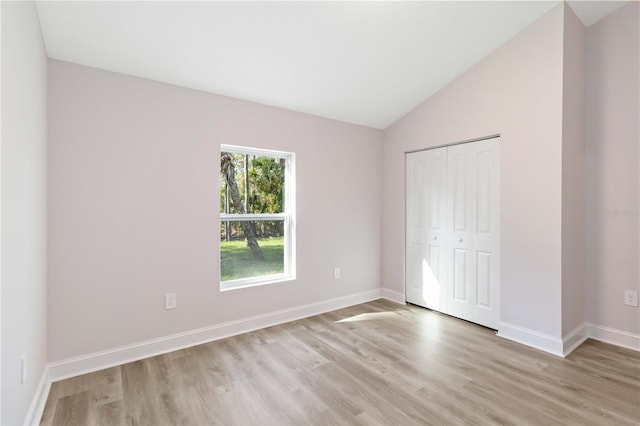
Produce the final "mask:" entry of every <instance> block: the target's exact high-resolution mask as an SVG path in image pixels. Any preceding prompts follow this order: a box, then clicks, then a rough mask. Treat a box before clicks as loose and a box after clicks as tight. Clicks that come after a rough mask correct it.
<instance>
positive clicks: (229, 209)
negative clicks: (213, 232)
mask: <svg viewBox="0 0 640 426" xmlns="http://www.w3.org/2000/svg"><path fill="white" fill-rule="evenodd" d="M293 167H294V154H292V153H286V152H278V151H268V150H260V149H253V148H244V147H237V146H230V145H223V146H222V147H221V154H220V288H221V289H222V290H228V289H232V288H239V287H246V286H252V285H259V284H266V283H272V282H279V281H284V280H291V279H294V278H295V261H294V252H295V251H294V248H293V246H294V232H293V229H294V215H293V206H294V202H293V194H294V190H293V184H294V170H293ZM256 246H257V247H256Z"/></svg>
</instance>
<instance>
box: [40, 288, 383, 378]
mask: <svg viewBox="0 0 640 426" xmlns="http://www.w3.org/2000/svg"><path fill="white" fill-rule="evenodd" d="M380 297H381V290H380V289H375V290H370V291H365V292H362V293H356V294H352V295H349V296H343V297H338V298H335V299H330V300H325V301H322V302H317V303H310V304H307V305H302V306H297V307H295V308H290V309H283V310H280V311H275V312H270V313H268V314H263V315H257V316H254V317H249V318H244V319H241V320H237V321H229V322H225V323H221V324H216V325H212V326H208V327H203V328H199V329H195V330H190V331H186V332H183V333H177V334H173V335H170V336H165V337H160V338H157V339H152V340H147V341H144V342H140V343H135V344H132V345H126V346H120V347H117V348H113V349H108V350H105V351H100V352H95V353H91V354H87V355H82V356H78V357H74V358H69V359H65V360H62V361H57V362H52V363H50V364H49V377H50V379H51V380H52V381H57V380H62V379H65V378H68V377H73V376H78V375H81V374H85V373H90V372H93V371H98V370H102V369H104V368H109V367H113V366H116V365H121V364H125V363H127V362H132V361H137V360H139V359H144V358H149V357H151V356H155V355H160V354H163V353H167V352H172V351H176V350H179V349H184V348H188V347H191V346H195V345H200V344H203V343H208V342H211V341H214V340H219V339H223V338H225V337H230V336H234V335H237V334H242V333H247V332H250V331H254V330H258V329H260V328H265V327H270V326H273V325H277V324H282V323H285V322H289V321H294V320H298V319H301V318H306V317H309V316H313V315H318V314H322V313H325V312H329V311H333V310H336V309H340V308H345V307H347V306H353V305H357V304H359V303H364V302H369V301H371V300H376V299H379V298H380Z"/></svg>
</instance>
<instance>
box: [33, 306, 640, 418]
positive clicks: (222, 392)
mask: <svg viewBox="0 0 640 426" xmlns="http://www.w3.org/2000/svg"><path fill="white" fill-rule="evenodd" d="M41 424H42V425H45V426H50V425H55V426H58V425H62V426H68V425H83V424H85V425H123V424H127V425H174V424H175V425H178V424H179V425H276V424H277V425H303V424H310V425H345V424H353V425H374V424H380V425H388V424H403V425H405V424H406V425H413V424H446V425H452V424H455V425H458V424H465V425H466V424H468V425H493V424H504V425H532V426H533V425H542V424H552V425H563V424H566V425H576V424H580V425H603V426H608V425H636V426H638V425H640V354H639V353H638V352H635V351H631V350H627V349H624V348H619V347H615V346H611V345H608V344H605V343H602V342H596V341H592V340H588V341H587V342H585V343H584V344H583V345H582V346H581V347H579V348H578V349H576V350H575V351H574V352H573V353H572V354H571V355H570V356H569V357H567V358H566V359H562V358H558V357H554V356H551V355H549V354H546V353H544V352H541V351H538V350H535V349H531V348H528V347H526V346H523V345H519V344H517V343H514V342H511V341H508V340H505V339H502V338H499V337H497V336H496V335H495V332H494V331H492V330H489V329H486V328H483V327H479V326H476V325H474V324H470V323H468V322H465V321H462V320H458V319H455V318H452V317H448V316H446V315H442V314H439V313H437V312H433V311H429V310H427V309H422V308H418V307H415V306H412V305H406V306H405V305H398V304H395V303H392V302H389V301H385V300H377V301H373V302H369V303H364V304H361V305H356V306H351V307H348V308H345V309H340V310H336V311H333V312H329V313H326V314H322V315H318V316H315V317H310V318H305V319H302V320H297V321H292V322H290V323H286V324H281V325H278V326H274V327H269V328H265V329H262V330H256V331H253V332H251V333H246V334H243V335H239V336H235V337H230V338H226V339H222V340H219V341H216V342H211V343H207V344H203V345H199V346H195V347H191V348H187V349H184V350H180V351H175V352H171V353H168V354H164V355H158V356H155V357H152V358H148V359H145V360H140V361H135V362H132V363H128V364H124V365H121V366H117V367H112V368H108V369H105V370H102V371H98V372H95V373H90V374H86V375H82V376H78V377H74V378H70V379H66V380H62V381H60V382H56V383H53V385H52V386H51V390H50V393H49V398H48V400H47V404H46V406H45V409H44V413H43V416H42V420H41Z"/></svg>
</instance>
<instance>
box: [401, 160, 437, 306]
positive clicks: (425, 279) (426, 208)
mask: <svg viewBox="0 0 640 426" xmlns="http://www.w3.org/2000/svg"><path fill="white" fill-rule="evenodd" d="M446 170H447V157H446V150H445V149H442V150H438V149H436V150H430V151H422V152H417V153H412V154H408V155H407V236H406V238H407V267H406V270H407V273H406V275H407V277H406V284H405V285H406V292H407V301H408V302H411V303H415V304H417V305H420V306H425V307H427V308H430V309H436V310H440V311H443V310H445V309H446V287H445V285H446V284H445V282H446V280H447V277H446V272H447V265H446V253H445V249H446V248H445V244H446V238H445V236H446V223H447V216H446V215H447V186H446V179H447V175H446ZM412 197H414V198H415V199H411V198H412ZM417 200H420V203H419V204H420V205H419V206H418V205H417V204H416V203H417ZM418 253H419V254H418ZM416 263H419V266H418V265H416Z"/></svg>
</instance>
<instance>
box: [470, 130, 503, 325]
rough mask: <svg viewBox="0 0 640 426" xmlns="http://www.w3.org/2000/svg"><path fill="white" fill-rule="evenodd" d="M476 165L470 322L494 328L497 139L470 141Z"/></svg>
mask: <svg viewBox="0 0 640 426" xmlns="http://www.w3.org/2000/svg"><path fill="white" fill-rule="evenodd" d="M470 145H472V146H473V148H474V157H475V161H474V162H475V164H476V167H475V168H476V173H475V182H476V185H475V186H476V211H475V230H474V231H475V232H474V236H473V238H474V246H475V248H474V250H475V256H474V257H475V259H476V272H475V278H474V279H475V288H476V290H475V293H476V296H475V300H474V312H473V317H472V319H471V320H472V321H473V322H476V323H478V324H482V325H485V326H487V327H491V328H494V329H497V328H498V325H499V322H500V146H499V139H497V138H495V139H488V140H484V141H480V142H477V143H473V144H470Z"/></svg>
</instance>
